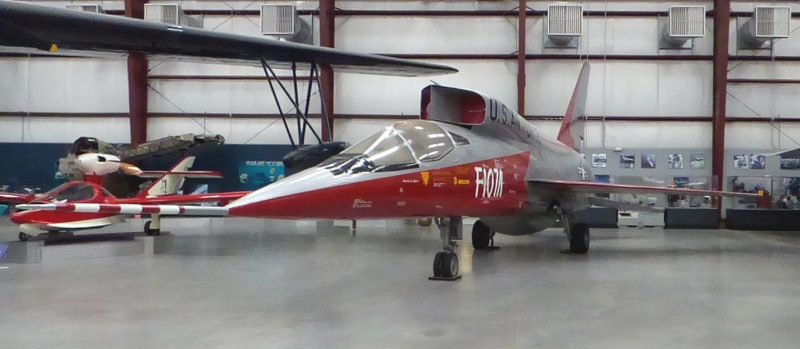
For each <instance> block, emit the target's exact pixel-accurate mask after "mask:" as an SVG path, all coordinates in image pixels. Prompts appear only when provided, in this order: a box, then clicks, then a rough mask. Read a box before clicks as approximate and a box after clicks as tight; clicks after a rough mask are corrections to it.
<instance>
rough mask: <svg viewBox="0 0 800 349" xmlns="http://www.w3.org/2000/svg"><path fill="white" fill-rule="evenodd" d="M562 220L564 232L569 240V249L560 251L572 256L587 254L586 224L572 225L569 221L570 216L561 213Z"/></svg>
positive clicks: (587, 235) (587, 228)
mask: <svg viewBox="0 0 800 349" xmlns="http://www.w3.org/2000/svg"><path fill="white" fill-rule="evenodd" d="M562 217H563V219H564V232H565V233H566V234H567V239H569V249H568V250H564V251H562V252H563V253H572V254H586V253H587V252H589V242H590V240H591V239H590V237H589V226H588V225H586V223H575V224H572V222H571V221H570V214H568V213H566V212H563V213H562Z"/></svg>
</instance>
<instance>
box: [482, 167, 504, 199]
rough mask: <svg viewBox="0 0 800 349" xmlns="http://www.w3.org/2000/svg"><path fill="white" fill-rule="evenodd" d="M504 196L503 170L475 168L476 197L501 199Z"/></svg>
mask: <svg viewBox="0 0 800 349" xmlns="http://www.w3.org/2000/svg"><path fill="white" fill-rule="evenodd" d="M502 196H503V170H501V169H499V168H483V167H475V197H476V198H499V197H502Z"/></svg>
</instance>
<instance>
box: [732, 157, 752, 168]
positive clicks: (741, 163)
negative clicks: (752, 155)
mask: <svg viewBox="0 0 800 349" xmlns="http://www.w3.org/2000/svg"><path fill="white" fill-rule="evenodd" d="M748 160H750V159H748V156H747V154H738V155H734V156H733V168H739V169H748V168H750V161H748Z"/></svg>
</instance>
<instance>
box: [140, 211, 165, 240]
mask: <svg viewBox="0 0 800 349" xmlns="http://www.w3.org/2000/svg"><path fill="white" fill-rule="evenodd" d="M144 233H145V234H147V236H155V235H161V216H159V215H157V214H154V215H153V219H152V220H149V221H147V222H144Z"/></svg>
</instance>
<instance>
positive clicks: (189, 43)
mask: <svg viewBox="0 0 800 349" xmlns="http://www.w3.org/2000/svg"><path fill="white" fill-rule="evenodd" d="M4 33H17V34H20V35H15V36H9V35H6V34H4ZM4 35H5V36H4ZM0 45H5V46H12V47H24V48H34V49H40V50H48V49H49V50H51V51H58V52H61V51H59V50H61V49H67V50H85V51H101V52H108V51H138V52H145V53H148V54H152V55H174V56H180V57H189V58H198V59H201V60H205V61H219V62H231V63H240V64H241V63H244V64H253V63H255V64H259V63H260V64H261V65H262V66H263V67H264V69H265V72H266V71H271V68H270V65H273V64H274V65H276V66H283V67H286V66H289V67H292V68H294V67H295V64H296V63H300V64H304V65H306V66H310V67H311V71H312V76H313V74H314V71H315V70H314V69H315V67H316V65H317V64H329V65H330V66H332V67H333V68H334V69H336V70H338V71H340V72H358V73H372V74H385V75H404V76H419V75H431V74H446V73H452V72H455V71H456V70H455V69H453V68H450V67H446V66H441V65H435V64H427V63H421V62H414V61H408V60H402V59H396V58H390V57H383V56H377V55H369V54H362V53H353V52H347V51H342V50H335V49H327V48H320V47H314V46H309V45H302V44H293V43H283V42H275V41H270V40H266V39H261V38H253V37H247V36H242V35H235V34H224V33H217V32H210V31H205V30H200V29H193V28H182V27H177V26H168V25H165V24H159V23H147V22H143V21H137V20H132V19H125V18H111V17H110V16H99V15H92V14H83V13H74V14H72V13H67V12H65V11H63V10H56V9H43V8H41V7H37V6H32V5H23V4H18V3H10V2H7V1H0ZM589 69H590V68H589V65H588V64H584V66H583V68H582V70H581V72H580V74H579V78H578V83H577V85H576V87H575V90H574V91H573V94H572V99H571V101H570V103H569V105H568V106H567V112H566V114H565V116H564V121H563V123H562V125H561V128H560V131H559V133H558V135H557V137H555V138H552V137H550V136H547V135H544V134H542V133H541V132H539V130H538V129H536V127H535V126H534V125H532V124H530V123H529V122H528V121H527V120H525V119H524V118H523V117H521V116H520V115H518V114H517V113H515V112H514V111H512V110H511V109H510V108H508V107H507V106H506V105H504V104H503V103H501V102H500V101H498V100H496V99H493V98H490V97H488V96H486V95H483V94H481V93H478V92H474V91H469V90H463V89H458V88H452V87H445V86H439V85H432V86H428V87H426V88H425V89H423V90H422V103H421V108H420V119H419V120H408V121H401V122H398V123H396V124H394V125H392V126H391V127H388V128H387V129H385V130H383V131H381V132H378V133H376V134H374V135H372V136H370V137H368V138H366V139H364V140H363V141H361V142H358V143H356V144H355V145H353V146H351V147H350V148H347V149H345V150H344V151H342V152H341V153H340V154H338V155H335V156H333V157H331V158H329V159H328V160H326V161H324V162H322V163H321V164H319V165H317V166H315V167H312V168H309V169H306V170H304V171H302V172H299V173H297V174H295V175H292V176H290V177H286V178H284V179H282V180H280V181H278V182H276V183H273V184H271V185H268V186H266V187H264V188H261V189H259V190H257V191H255V192H252V193H250V194H248V195H245V196H244V197H242V198H240V199H238V200H235V201H233V202H231V203H230V204H228V205H226V206H225V207H192V206H179V205H146V204H145V205H140V204H122V203H119V204H103V205H97V204H82V203H63V204H60V203H51V204H42V205H22V206H18V207H20V208H29V209H43V210H55V211H66V212H90V213H98V212H107V213H117V214H134V213H139V212H160V213H161V214H202V215H220V216H224V215H229V216H236V217H263V218H281V219H315V218H321V219H385V218H404V217H431V216H435V217H438V218H437V223H438V225H439V227H440V229H441V231H442V240H443V251H441V252H439V253H437V254H436V255H435V257H434V261H433V273H434V278H439V279H456V278H458V269H459V268H458V256H457V255H456V253H455V245H456V241H457V240H460V239H461V238H462V231H461V230H462V226H463V224H462V217H464V216H471V217H478V218H479V220H478V221H477V222H476V223H475V225H474V226H473V228H472V241H473V245H474V247H475V248H477V249H481V248H486V247H487V246H488V245H489V244H490V242H491V240H492V238H493V235H494V234H495V233H496V232H497V233H503V234H509V235H523V234H532V233H536V232H538V231H541V230H543V229H545V228H547V227H550V226H552V225H553V224H554V223H555V222H556V221H557V220H563V221H564V222H565V223H566V224H565V225H566V229H565V232H566V235H567V237H568V239H569V247H570V251H572V252H573V253H577V254H584V253H587V251H588V250H589V243H590V234H589V229H588V227H587V226H586V225H585V224H583V223H580V222H574V220H573V218H572V217H573V214H574V213H575V212H577V211H580V210H583V209H585V208H587V207H589V205H591V204H595V205H603V206H611V207H620V208H626V209H631V208H637V209H645V208H642V207H632V206H633V205H626V204H623V203H618V202H614V201H610V200H606V199H602V198H598V197H596V196H594V194H597V193H637V194H638V193H664V194H678V195H681V194H683V195H718V196H754V194H746V193H728V192H720V191H712V190H693V189H680V188H663V187H649V186H631V185H618V184H606V183H595V182H594V176H593V175H592V173H591V170H590V166H589V165H588V164H587V163H586V161H585V160H584V159H583V157H582V156H581V154H580V153H578V151H577V150H578V149H579V147H580V146H581V141H582V140H583V137H582V135H583V134H584V122H585V120H586V113H585V105H586V97H587V90H588V81H589ZM269 75H270V74H267V76H269ZM273 75H274V73H273ZM309 85H310V84H309ZM295 100H296V98H295ZM293 103H294V102H293ZM294 106H295V107H296V108H295V109H296V110H299V109H300V108H297V103H294Z"/></svg>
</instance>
